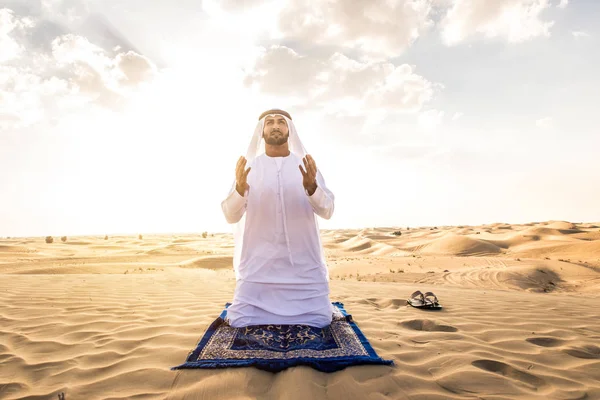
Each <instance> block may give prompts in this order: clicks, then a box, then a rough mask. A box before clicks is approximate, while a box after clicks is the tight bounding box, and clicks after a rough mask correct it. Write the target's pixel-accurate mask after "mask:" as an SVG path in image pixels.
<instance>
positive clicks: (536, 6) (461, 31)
mask: <svg viewBox="0 0 600 400" xmlns="http://www.w3.org/2000/svg"><path fill="white" fill-rule="evenodd" d="M548 7H549V4H548V0H494V1H480V0H454V2H453V5H452V7H451V8H450V9H449V10H448V12H447V13H446V15H445V17H444V18H443V19H442V21H441V22H440V26H441V29H442V38H443V40H444V42H445V43H446V44H447V45H454V44H457V43H460V42H461V41H463V40H465V39H466V38H468V37H469V36H473V35H477V34H481V35H484V36H485V37H487V38H495V37H501V38H505V39H506V40H508V41H509V42H522V41H525V40H528V39H532V38H534V37H538V36H550V28H551V27H552V25H553V24H554V22H553V21H545V20H543V19H542V18H541V13H542V12H543V11H544V10H545V9H546V8H548Z"/></svg>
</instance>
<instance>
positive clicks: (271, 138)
mask: <svg viewBox="0 0 600 400" xmlns="http://www.w3.org/2000/svg"><path fill="white" fill-rule="evenodd" d="M288 136H289V135H284V134H283V133H281V132H277V131H275V132H271V133H269V134H268V135H265V143H266V144H268V145H271V146H281V145H282V144H284V143H285V142H287V140H288Z"/></svg>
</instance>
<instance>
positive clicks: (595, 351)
mask: <svg viewBox="0 0 600 400" xmlns="http://www.w3.org/2000/svg"><path fill="white" fill-rule="evenodd" d="M564 352H565V353H567V354H568V355H570V356H573V357H577V358H583V359H586V360H595V359H599V358H600V347H598V346H594V345H589V346H582V347H573V348H571V349H568V350H565V351H564Z"/></svg>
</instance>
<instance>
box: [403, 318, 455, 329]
mask: <svg viewBox="0 0 600 400" xmlns="http://www.w3.org/2000/svg"><path fill="white" fill-rule="evenodd" d="M400 325H402V326H403V327H405V328H407V329H412V330H415V331H425V332H457V331H458V329H457V328H455V327H453V326H450V325H440V324H438V323H436V322H434V321H430V320H428V319H415V320H412V321H404V322H401V323H400Z"/></svg>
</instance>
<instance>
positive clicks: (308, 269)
mask: <svg viewBox="0 0 600 400" xmlns="http://www.w3.org/2000/svg"><path fill="white" fill-rule="evenodd" d="M300 164H303V163H302V160H301V159H300V157H298V156H296V155H295V154H293V153H290V155H288V156H286V157H270V156H267V155H266V154H262V155H260V156H258V157H257V158H256V159H255V160H254V162H253V163H252V170H251V171H250V173H249V174H248V185H249V186H250V189H249V190H248V191H246V193H245V194H244V196H241V195H240V194H239V193H238V192H237V191H236V190H233V192H232V193H231V194H230V195H229V196H228V197H227V198H226V199H225V200H224V201H223V203H222V204H221V206H222V209H223V213H224V214H225V218H226V219H227V222H229V223H236V222H238V221H239V220H240V219H241V218H242V216H243V215H244V213H245V214H246V220H245V226H244V232H243V241H242V243H243V246H242V249H241V255H240V261H239V268H238V271H236V279H237V282H236V289H235V294H234V298H233V301H232V304H231V306H229V308H228V309H227V318H228V320H229V323H230V324H231V326H233V327H242V326H248V325H259V324H304V325H311V326H317V327H324V326H327V325H329V324H330V323H331V318H332V312H333V308H332V306H331V302H330V300H329V274H328V271H327V264H326V263H325V258H324V255H323V248H322V245H321V239H320V236H319V228H318V225H317V222H316V220H315V214H316V215H318V216H320V217H322V218H325V219H329V218H331V215H332V214H333V209H334V196H333V193H331V191H330V190H329V189H327V187H326V186H325V184H324V182H319V184H318V185H317V190H316V191H315V192H314V193H313V194H312V196H309V195H308V193H307V192H306V191H305V190H304V186H303V185H302V174H301V173H300V170H299V169H298V165H300Z"/></svg>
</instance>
